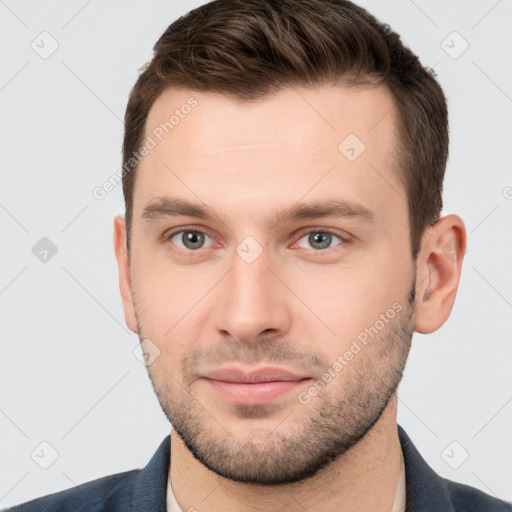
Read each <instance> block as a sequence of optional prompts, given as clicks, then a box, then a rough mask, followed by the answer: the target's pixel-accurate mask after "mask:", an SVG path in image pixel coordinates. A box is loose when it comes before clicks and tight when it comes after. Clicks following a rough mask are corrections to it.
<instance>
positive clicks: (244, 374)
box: [201, 367, 308, 384]
mask: <svg viewBox="0 0 512 512" xmlns="http://www.w3.org/2000/svg"><path fill="white" fill-rule="evenodd" d="M201 377H204V378H206V379H210V380H220V381H224V382H239V383H247V384H256V383H258V382H276V381H298V380H303V379H307V378H308V377H306V376H304V375H298V374H295V373H292V372H291V371H288V370H283V369H281V368H275V367H264V368H258V369H257V370H251V371H243V370H241V369H240V368H219V369H216V370H210V371H207V372H204V373H203V374H202V375H201Z"/></svg>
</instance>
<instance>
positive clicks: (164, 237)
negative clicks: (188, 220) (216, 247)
mask: <svg viewBox="0 0 512 512" xmlns="http://www.w3.org/2000/svg"><path fill="white" fill-rule="evenodd" d="M185 231H194V232H197V233H201V234H203V235H206V236H208V237H209V238H211V239H212V240H213V241H214V242H216V240H215V237H214V236H213V235H212V234H211V233H210V232H209V230H208V229H206V228H204V227H202V226H194V225H191V226H180V227H177V228H174V229H170V230H168V231H164V233H163V234H162V237H161V239H162V241H163V242H170V241H171V238H173V237H174V236H176V235H178V234H179V233H183V232H185ZM173 245H174V244H173ZM201 249H205V247H201ZM178 250H180V251H182V252H187V253H195V252H199V250H200V249H197V250H195V251H192V250H187V251H185V250H184V249H182V248H181V247H178Z"/></svg>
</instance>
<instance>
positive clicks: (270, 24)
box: [123, 0, 449, 258]
mask: <svg viewBox="0 0 512 512" xmlns="http://www.w3.org/2000/svg"><path fill="white" fill-rule="evenodd" d="M381 83H383V84H385V85H386V86H387V87H388V88H389V91H390V92H391V94H392V95H393V99H394V103H395V106H396V109H397V112H398V116H397V119H398V126H397V128H398V142H397V146H398V147H397V148H396V149H395V155H396V158H397V161H398V163H399V165H398V167H399V170H398V172H399V178H400V179H401V180H402V182H403V183H404V186H405V189H406V191H407V202H408V211H409V226H410V239H411V250H412V254H413V257H414V258H415V257H416V256H417V254H418V251H419V248H420V242H421V236H422V234H423V232H424V230H425V228H426V227H427V226H431V225H433V224H434V223H435V222H436V220H437V219H438V218H439V216H440V214H441V209H442V188H443V179H444V172H445V167H446V161H447V158H448V138H449V137H448V112H447V105H446V98H445V96H444V94H443V91H442V89H441V86H440V85H439V83H438V82H437V80H436V79H435V75H434V73H433V71H432V70H431V69H429V68H425V67H423V66H422V64H421V62H420V61H419V58H418V57H417V56H416V55H415V54H414V53H413V52H412V51H411V50H410V49H409V48H407V47H406V46H404V44H403V43H402V41H401V39H400V36H399V35H398V34H397V33H396V32H393V31H392V30H391V28H390V27H389V25H386V24H383V23H381V22H379V21H378V20H377V19H376V18H375V17H374V16H372V15H371V14H369V13H368V12H367V11H366V10H365V9H363V8H361V7H359V6H357V5H355V4H353V3H352V2H349V1H346V0H279V1H276V0H215V1H213V2H210V3H208V4H206V5H203V6H201V7H199V8H197V9H194V10H192V11H190V12H189V13H187V14H186V15H185V16H182V17H181V18H179V19H178V20H176V21H175V22H174V23H172V24H171V25H170V26H169V27H168V28H167V30H166V31H165V32H164V33H163V35H162V36H161V37H160V39H159V40H158V41H157V43H156V44H155V46H154V56H153V58H152V60H151V61H150V62H149V64H147V65H146V67H145V69H144V71H143V72H142V73H141V74H140V76H139V78H138V80H137V82H136V83H135V86H134V87H133V89H132V91H131V93H130V97H129V100H128V105H127V108H126V115H125V134H124V143H123V194H124V199H125V204H126V215H125V219H126V225H127V231H128V237H127V245H128V250H130V231H131V221H132V215H133V191H134V185H135V178H136V170H137V162H136V161H135V162H134V159H133V158H132V159H131V160H130V158H131V156H132V155H133V154H134V153H136V152H137V151H138V149H139V148H140V146H141V145H142V143H143V140H144V137H145V128H146V126H145V125H146V120H147V116H148V113H149V110H150V108H151V106H152V105H153V103H154V102H155V100H156V98H157V97H158V96H159V95H160V94H161V93H162V91H163V90H164V89H166V88H167V87H169V86H178V87H185V88H189V89H191V90H196V91H210V92H217V93H221V94H224V95H226V96H228V97H232V98H235V99H239V100H244V101H250V100H255V99H258V98H261V97H264V96H265V95H268V94H270V93H273V92H277V91H279V90H281V89H283V88H285V87H287V86H294V85H298V86H306V87H315V86H319V85H324V84H342V85H346V86H354V85H364V84H368V85H377V84H381Z"/></svg>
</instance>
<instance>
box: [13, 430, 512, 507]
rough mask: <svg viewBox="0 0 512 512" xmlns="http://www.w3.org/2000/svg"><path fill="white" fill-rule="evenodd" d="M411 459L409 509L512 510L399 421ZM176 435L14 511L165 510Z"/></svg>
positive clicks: (408, 459)
mask: <svg viewBox="0 0 512 512" xmlns="http://www.w3.org/2000/svg"><path fill="white" fill-rule="evenodd" d="M398 435H399V437H400V443H401V445H402V451H403V454H404V462H405V475H406V476H405V478H406V493H407V502H406V503H407V504H406V512H462V511H464V512H477V511H478V512H505V511H507V512H512V504H508V503H505V502H503V501H500V500H497V499H496V498H492V497H491V496H488V495H487V494H485V493H483V492H481V491H479V490H477V489H474V488H473V487H468V486H467V485H462V484H458V483H455V482H452V481H450V480H446V479H444V478H441V477H440V476H439V475H437V473H435V471H433V470H432V469H431V468H430V467H429V466H428V465H427V463H426V462H425V461H424V460H423V458H422V457H421V455H420V454H419V453H418V451H417V450H416V448H415V447H414V445H413V444H412V442H411V440H410V439H409V437H408V436H407V434H406V433H405V431H404V430H403V429H402V428H401V427H400V426H398ZM169 437H170V436H167V437H166V438H165V439H164V441H163V442H162V444H161V445H160V447H159V448H158V450H157V451H156V453H155V454H154V455H153V458H152V459H151V460H150V461H149V463H148V465H147V466H146V467H145V468H144V469H142V470H141V469H136V470H132V471H127V472H124V473H118V474H116V475H111V476H106V477H103V478H100V479H98V480H93V481H91V482H87V483H85V484H82V485H79V486H77V487H73V488H71V489H67V490H65V491H61V492H58V493H55V494H50V495H48V496H44V497H42V498H37V499H35V500H32V501H29V502H27V503H24V504H22V505H18V506H15V507H13V508H10V509H9V511H12V512H63V511H66V512H85V511H87V512H107V511H108V512H120V511H134V512H135V511H136V512H160V511H161V512H165V511H166V492H167V475H168V471H169V454H170V440H169Z"/></svg>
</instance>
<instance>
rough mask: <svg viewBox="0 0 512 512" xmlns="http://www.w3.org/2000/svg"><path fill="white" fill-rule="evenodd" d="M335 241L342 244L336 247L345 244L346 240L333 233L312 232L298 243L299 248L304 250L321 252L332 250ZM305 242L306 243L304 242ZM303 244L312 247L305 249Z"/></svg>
mask: <svg viewBox="0 0 512 512" xmlns="http://www.w3.org/2000/svg"><path fill="white" fill-rule="evenodd" d="M334 239H338V240H339V242H340V243H338V244H336V245H340V244H341V243H344V242H345V240H343V238H341V237H340V236H339V235H336V234H334V233H332V232H331V231H318V230H317V231H310V232H309V233H306V234H305V235H304V236H303V237H301V238H300V239H299V240H298V241H297V242H296V243H297V245H298V246H299V247H302V248H303V249H310V248H311V247H312V248H313V249H314V250H316V251H321V250H323V249H330V248H332V247H333V246H332V245H331V244H332V242H333V240H334ZM303 240H305V242H302V241H303ZM301 242H302V243H306V244H309V245H310V247H304V245H301Z"/></svg>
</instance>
